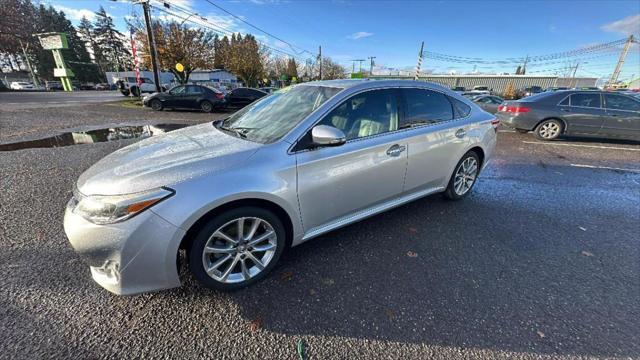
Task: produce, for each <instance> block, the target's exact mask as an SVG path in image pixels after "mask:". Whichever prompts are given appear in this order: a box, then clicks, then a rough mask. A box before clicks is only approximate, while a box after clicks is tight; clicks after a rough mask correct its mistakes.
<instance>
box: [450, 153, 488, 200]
mask: <svg viewBox="0 0 640 360" xmlns="http://www.w3.org/2000/svg"><path fill="white" fill-rule="evenodd" d="M479 173H480V159H479V158H478V155H477V154H476V153H475V152H474V151H469V152H468V153H466V154H464V156H463V157H462V159H460V161H459V162H458V164H457V165H456V168H455V170H454V171H453V175H451V179H450V180H449V184H448V185H447V189H446V190H445V192H444V195H445V196H446V197H447V198H449V199H451V200H460V199H462V198H463V197H465V196H467V195H468V194H469V193H470V192H471V188H473V185H474V184H475V183H476V179H477V178H478V174H479Z"/></svg>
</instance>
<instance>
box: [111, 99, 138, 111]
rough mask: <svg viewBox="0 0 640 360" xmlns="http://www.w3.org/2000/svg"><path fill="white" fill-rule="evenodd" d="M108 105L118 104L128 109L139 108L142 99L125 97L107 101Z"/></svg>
mask: <svg viewBox="0 0 640 360" xmlns="http://www.w3.org/2000/svg"><path fill="white" fill-rule="evenodd" d="M109 105H111V106H120V107H125V108H130V109H139V108H141V107H142V99H141V98H135V97H134V98H129V97H127V98H126V99H123V100H120V101H115V102H112V103H109Z"/></svg>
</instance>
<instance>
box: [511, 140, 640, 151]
mask: <svg viewBox="0 0 640 360" xmlns="http://www.w3.org/2000/svg"><path fill="white" fill-rule="evenodd" d="M523 143H525V144H535V145H551V146H575V147H586V148H594V149H610V150H626V151H640V148H637V149H632V148H627V147H618V146H599V145H582V144H557V143H551V142H540V141H523Z"/></svg>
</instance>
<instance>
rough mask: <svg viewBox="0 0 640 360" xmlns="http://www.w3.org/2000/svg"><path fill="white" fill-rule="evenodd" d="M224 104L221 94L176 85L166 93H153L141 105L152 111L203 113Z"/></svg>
mask: <svg viewBox="0 0 640 360" xmlns="http://www.w3.org/2000/svg"><path fill="white" fill-rule="evenodd" d="M225 102H226V100H225V97H224V94H223V93H222V92H220V91H218V90H216V89H213V88H209V87H206V86H202V85H178V86H175V87H173V88H172V89H171V90H169V91H167V92H161V93H153V94H151V95H148V96H145V97H144V98H143V99H142V103H143V105H144V106H149V107H151V108H152V109H153V110H162V109H165V108H170V109H201V110H203V111H205V112H211V111H213V110H214V109H215V108H218V107H222V106H223V105H224V104H225Z"/></svg>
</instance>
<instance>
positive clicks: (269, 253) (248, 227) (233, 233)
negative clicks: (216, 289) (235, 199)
mask: <svg viewBox="0 0 640 360" xmlns="http://www.w3.org/2000/svg"><path fill="white" fill-rule="evenodd" d="M277 246H278V242H277V235H276V232H275V230H274V229H273V226H272V225H271V224H269V222H267V221H266V220H264V219H261V218H257V217H241V218H238V219H234V220H231V221H229V222H227V223H226V224H224V225H222V226H221V227H219V228H218V229H217V230H216V231H214V232H213V234H212V235H211V236H210V237H209V239H208V240H207V243H206V245H205V247H204V250H203V253H202V265H203V266H204V270H205V272H206V273H207V275H209V276H210V277H211V278H212V279H214V280H216V281H218V282H221V283H225V284H232V283H239V282H243V281H247V280H249V279H251V278H253V277H255V276H256V275H258V274H259V273H260V272H262V271H263V270H264V269H265V268H266V267H267V265H268V264H269V263H270V262H271V260H272V259H273V257H274V255H275V253H276V248H277Z"/></svg>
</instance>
